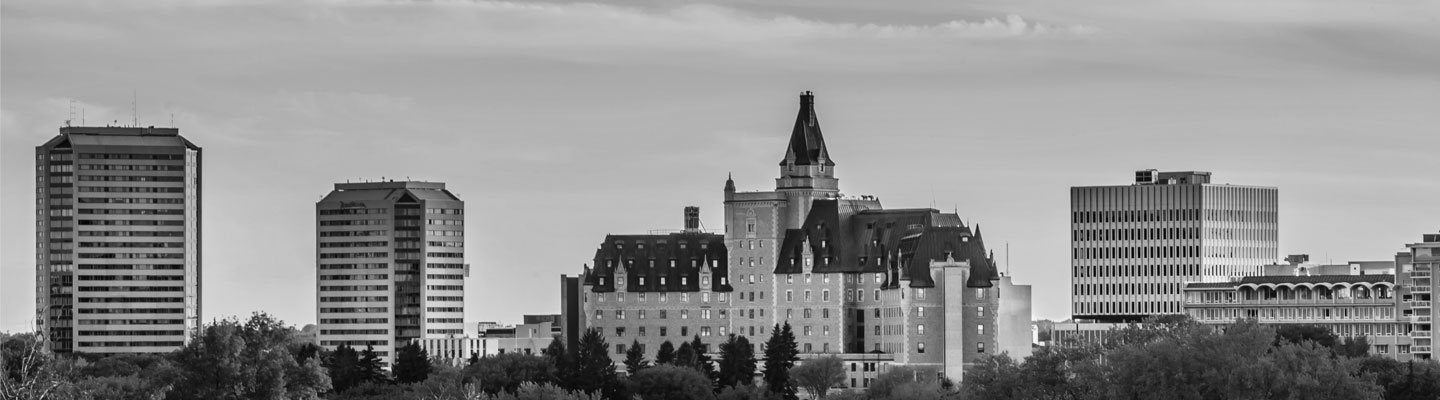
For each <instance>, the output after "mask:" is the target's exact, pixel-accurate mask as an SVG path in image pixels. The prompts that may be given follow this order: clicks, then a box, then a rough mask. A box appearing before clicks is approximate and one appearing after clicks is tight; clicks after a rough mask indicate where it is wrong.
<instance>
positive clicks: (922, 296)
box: [915, 288, 925, 300]
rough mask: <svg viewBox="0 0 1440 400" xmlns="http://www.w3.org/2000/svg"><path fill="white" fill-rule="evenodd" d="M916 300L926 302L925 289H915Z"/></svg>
mask: <svg viewBox="0 0 1440 400" xmlns="http://www.w3.org/2000/svg"><path fill="white" fill-rule="evenodd" d="M915 298H916V299H920V300H925V288H917V289H915Z"/></svg>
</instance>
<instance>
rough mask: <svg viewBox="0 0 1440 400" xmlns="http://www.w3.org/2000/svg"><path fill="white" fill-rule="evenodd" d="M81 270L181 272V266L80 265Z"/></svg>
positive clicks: (182, 267) (182, 266)
mask: <svg viewBox="0 0 1440 400" xmlns="http://www.w3.org/2000/svg"><path fill="white" fill-rule="evenodd" d="M80 269H82V270H87V269H89V270H137V271H141V270H143V271H150V270H182V269H185V265H183V264H80Z"/></svg>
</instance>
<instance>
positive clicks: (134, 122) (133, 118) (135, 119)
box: [130, 89, 140, 128]
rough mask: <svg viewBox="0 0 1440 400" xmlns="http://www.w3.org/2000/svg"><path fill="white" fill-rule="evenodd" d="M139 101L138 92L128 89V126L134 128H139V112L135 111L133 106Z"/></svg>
mask: <svg viewBox="0 0 1440 400" xmlns="http://www.w3.org/2000/svg"><path fill="white" fill-rule="evenodd" d="M139 101H140V91H139V90H135V89H130V126H131V127H134V128H138V127H140V112H139V111H136V105H135V103H138V102H139Z"/></svg>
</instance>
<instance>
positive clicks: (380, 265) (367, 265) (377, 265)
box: [320, 263, 389, 269]
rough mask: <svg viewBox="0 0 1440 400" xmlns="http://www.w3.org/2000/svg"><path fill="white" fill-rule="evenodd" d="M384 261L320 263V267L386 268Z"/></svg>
mask: <svg viewBox="0 0 1440 400" xmlns="http://www.w3.org/2000/svg"><path fill="white" fill-rule="evenodd" d="M387 267H389V265H387V264H385V263H360V264H320V269H381V268H387Z"/></svg>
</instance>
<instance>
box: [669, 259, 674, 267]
mask: <svg viewBox="0 0 1440 400" xmlns="http://www.w3.org/2000/svg"><path fill="white" fill-rule="evenodd" d="M670 268H675V259H673V258H672V259H670Z"/></svg>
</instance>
